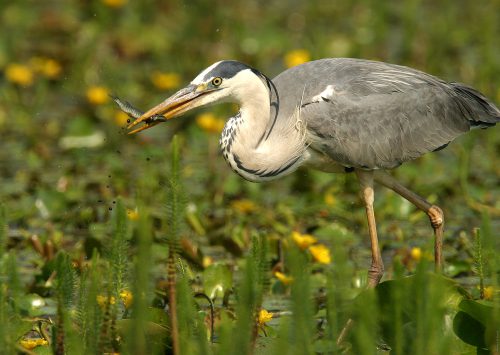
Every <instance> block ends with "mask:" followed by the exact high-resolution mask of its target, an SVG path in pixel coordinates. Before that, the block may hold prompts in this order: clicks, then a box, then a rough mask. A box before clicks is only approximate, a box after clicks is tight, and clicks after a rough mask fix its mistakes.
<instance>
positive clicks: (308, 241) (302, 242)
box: [292, 231, 318, 250]
mask: <svg viewBox="0 0 500 355" xmlns="http://www.w3.org/2000/svg"><path fill="white" fill-rule="evenodd" d="M292 239H293V241H294V242H295V244H297V245H298V247H299V248H300V249H302V250H305V249H307V248H308V247H309V246H310V245H313V244H314V243H316V242H317V241H318V240H317V239H316V238H314V237H313V236H312V235H310V234H300V233H299V232H295V231H293V232H292Z"/></svg>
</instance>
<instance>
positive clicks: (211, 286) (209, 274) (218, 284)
mask: <svg viewBox="0 0 500 355" xmlns="http://www.w3.org/2000/svg"><path fill="white" fill-rule="evenodd" d="M232 285H233V276H232V273H231V270H229V268H228V267H227V266H226V265H223V264H212V265H210V266H209V267H207V268H206V269H205V271H204V272H203V288H204V290H205V294H206V295H207V296H208V297H210V298H211V299H215V298H217V297H222V296H223V295H224V293H225V292H226V291H227V290H229V289H230V288H231V287H232Z"/></svg>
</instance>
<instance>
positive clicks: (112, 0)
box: [102, 0, 127, 8]
mask: <svg viewBox="0 0 500 355" xmlns="http://www.w3.org/2000/svg"><path fill="white" fill-rule="evenodd" d="M102 2H103V4H104V5H106V6H109V7H114V8H119V7H122V6H123V5H125V4H126V3H127V0H102Z"/></svg>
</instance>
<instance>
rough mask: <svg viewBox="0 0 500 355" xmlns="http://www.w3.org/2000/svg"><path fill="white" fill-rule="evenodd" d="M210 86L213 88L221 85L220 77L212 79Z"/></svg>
mask: <svg viewBox="0 0 500 355" xmlns="http://www.w3.org/2000/svg"><path fill="white" fill-rule="evenodd" d="M212 84H213V85H214V86H219V85H220V84H222V78H220V77H216V78H213V79H212Z"/></svg>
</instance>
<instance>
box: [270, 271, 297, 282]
mask: <svg viewBox="0 0 500 355" xmlns="http://www.w3.org/2000/svg"><path fill="white" fill-rule="evenodd" d="M274 276H275V277H276V278H277V279H278V280H280V281H281V283H282V284H283V285H290V284H291V283H292V282H293V277H291V276H287V275H285V274H284V273H282V272H279V271H276V272H275V273H274Z"/></svg>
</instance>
